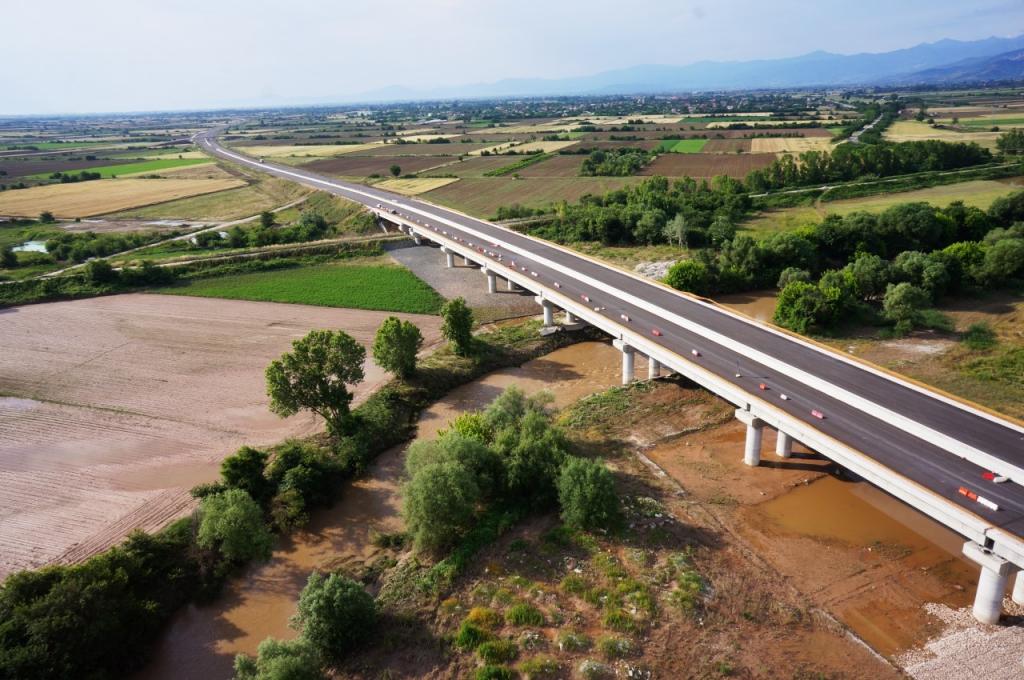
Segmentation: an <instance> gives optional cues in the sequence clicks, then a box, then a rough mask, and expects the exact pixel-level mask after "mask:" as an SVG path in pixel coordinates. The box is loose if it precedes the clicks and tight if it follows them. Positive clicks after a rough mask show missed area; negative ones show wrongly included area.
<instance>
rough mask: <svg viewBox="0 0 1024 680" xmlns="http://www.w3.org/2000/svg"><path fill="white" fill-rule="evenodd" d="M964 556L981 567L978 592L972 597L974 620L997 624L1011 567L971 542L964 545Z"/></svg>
mask: <svg viewBox="0 0 1024 680" xmlns="http://www.w3.org/2000/svg"><path fill="white" fill-rule="evenodd" d="M964 555H966V556H967V557H969V558H970V559H971V560H972V561H974V562H977V563H978V565H980V566H981V573H980V574H979V575H978V591H977V592H976V593H975V595H974V609H973V613H974V618H976V619H978V620H979V621H981V622H982V623H988V624H996V623H999V615H1000V614H1001V613H1002V611H1003V596H1004V595H1005V594H1006V582H1007V581H1008V580H1009V578H1010V572H1011V571H1012V570H1013V565H1012V564H1010V563H1009V562H1007V561H1006V560H1004V559H1003V558H1001V557H999V556H998V555H993V554H992V553H991V552H989V551H988V550H986V549H985V548H982V547H981V546H980V545H978V544H977V543H974V542H973V541H967V542H966V543H964ZM1015 589H1016V588H1015Z"/></svg>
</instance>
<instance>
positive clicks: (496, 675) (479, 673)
mask: <svg viewBox="0 0 1024 680" xmlns="http://www.w3.org/2000/svg"><path fill="white" fill-rule="evenodd" d="M515 677H516V674H515V673H514V672H512V669H511V668H509V667H508V666H482V667H480V668H478V669H476V680H515Z"/></svg>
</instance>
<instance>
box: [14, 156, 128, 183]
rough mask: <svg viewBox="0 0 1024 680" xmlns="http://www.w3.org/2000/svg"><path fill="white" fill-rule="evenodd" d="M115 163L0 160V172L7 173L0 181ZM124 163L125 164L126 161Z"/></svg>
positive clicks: (64, 160)
mask: <svg viewBox="0 0 1024 680" xmlns="http://www.w3.org/2000/svg"><path fill="white" fill-rule="evenodd" d="M116 162H117V161H111V160H107V159H102V158H101V159H98V160H94V161H86V160H79V161H71V160H67V159H64V158H54V159H51V160H38V157H36V158H35V159H33V160H30V161H17V160H2V159H0V170H2V171H3V172H6V173H7V176H6V177H4V176H0V180H2V181H3V183H7V182H8V181H9V180H11V179H13V178H15V177H29V176H31V175H39V174H44V173H45V174H46V175H51V174H53V173H55V172H77V171H79V170H88V169H90V168H98V167H101V166H109V165H112V164H114V163H116ZM124 162H125V163H127V162H128V161H124Z"/></svg>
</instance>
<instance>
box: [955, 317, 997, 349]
mask: <svg viewBox="0 0 1024 680" xmlns="http://www.w3.org/2000/svg"><path fill="white" fill-rule="evenodd" d="M962 342H963V343H964V344H965V345H967V347H968V348H969V349H973V350H976V351H979V350H984V349H991V348H992V347H995V346H996V342H997V341H996V334H995V332H994V331H993V330H992V327H991V326H989V325H988V324H987V323H984V322H982V323H975V324H971V326H970V327H968V329H967V331H966V332H965V333H964V336H963V339H962Z"/></svg>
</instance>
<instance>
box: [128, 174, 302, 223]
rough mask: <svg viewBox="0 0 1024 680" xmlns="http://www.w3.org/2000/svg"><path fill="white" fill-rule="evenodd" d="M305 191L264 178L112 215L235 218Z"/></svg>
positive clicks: (270, 208) (154, 217) (275, 204)
mask: <svg viewBox="0 0 1024 680" xmlns="http://www.w3.org/2000/svg"><path fill="white" fill-rule="evenodd" d="M117 181H119V182H121V181H127V180H117ZM145 181H157V180H145ZM159 181H165V180H159ZM309 193H311V190H310V189H308V188H307V187H304V186H301V185H299V184H296V183H295V182H291V181H288V180H283V179H277V178H273V177H268V178H266V179H263V180H261V181H260V182H257V183H255V184H252V185H250V186H247V187H242V188H239V189H229V190H227V191H219V192H217V193H215V194H207V195H205V196H195V197H193V198H183V199H180V200H177V201H169V202H167V203H161V204H159V205H153V206H149V207H146V208H136V209H134V210H128V211H125V212H122V213H119V214H117V215H114V216H113V217H118V218H126V219H143V220H145V219H167V220H214V221H216V220H235V219H240V218H243V217H248V216H250V215H255V214H256V213H259V212H262V211H263V210H272V209H274V208H277V207H280V206H282V205H285V204H286V203H291V202H292V201H295V200H297V199H299V198H301V197H302V196H305V195H306V194H309Z"/></svg>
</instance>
